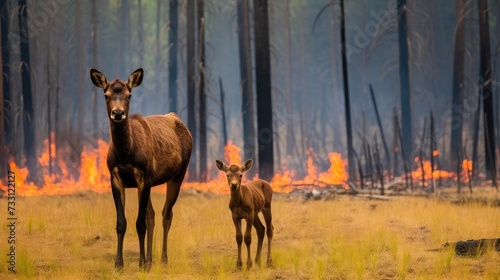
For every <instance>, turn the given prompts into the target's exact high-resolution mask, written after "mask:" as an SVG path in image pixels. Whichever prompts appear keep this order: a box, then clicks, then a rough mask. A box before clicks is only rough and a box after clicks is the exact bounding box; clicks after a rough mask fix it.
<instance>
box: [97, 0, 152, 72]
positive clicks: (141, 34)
mask: <svg viewBox="0 0 500 280" xmlns="http://www.w3.org/2000/svg"><path fill="white" fill-rule="evenodd" d="M93 1H95V0H93ZM137 12H138V15H137V27H138V31H137V35H138V40H139V66H140V67H144V27H143V24H142V22H143V16H142V0H137Z"/></svg>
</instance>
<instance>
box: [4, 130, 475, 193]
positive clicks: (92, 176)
mask: <svg viewBox="0 0 500 280" xmlns="http://www.w3.org/2000/svg"><path fill="white" fill-rule="evenodd" d="M51 137H53V136H52V135H51ZM54 142H55V141H52V144H50V149H49V143H48V140H46V141H44V143H43V149H42V153H41V156H40V157H39V158H38V162H39V164H40V170H39V173H40V175H41V176H40V180H39V181H37V182H39V183H40V184H39V185H37V184H35V183H33V182H29V181H28V180H27V178H28V175H29V171H28V169H27V168H26V167H23V168H21V167H18V166H17V165H16V164H15V163H14V161H13V160H11V161H10V163H9V165H10V169H11V170H12V171H13V172H15V174H16V194H17V195H20V196H36V195H59V194H71V193H74V192H77V191H86V190H92V191H95V192H108V191H109V190H110V182H109V179H110V175H109V171H108V168H107V164H106V158H107V153H108V148H109V145H108V143H107V142H105V141H102V140H99V141H98V142H97V147H96V148H89V147H84V148H83V150H82V153H81V157H80V164H79V168H78V170H76V172H71V168H70V167H68V165H67V163H66V162H65V161H64V160H63V158H64V154H65V153H64V151H60V150H58V152H57V153H58V154H57V155H56V146H55V144H53V143H54ZM49 150H50V154H49ZM435 152H436V151H435ZM59 153H60V154H62V156H61V157H59ZM434 155H436V153H434ZM316 156H317V155H316V154H315V153H314V151H313V150H312V149H309V150H308V151H307V160H306V162H305V165H306V172H307V173H306V174H305V175H304V177H302V178H297V177H298V176H297V174H298V172H296V170H294V169H282V170H280V171H279V172H277V173H276V174H275V175H274V177H273V179H272V180H271V185H272V186H273V188H274V190H275V191H277V192H290V191H292V190H294V189H297V188H314V187H317V186H319V187H327V186H331V185H340V186H344V187H346V188H347V184H346V181H347V180H348V179H349V176H348V174H347V172H346V167H347V163H346V161H345V160H344V159H343V158H342V155H341V154H340V153H335V152H333V153H330V154H329V155H328V157H329V161H330V167H329V168H328V169H327V171H325V172H320V171H319V170H318V168H317V166H316V165H315V163H314V157H316ZM224 160H225V162H226V163H227V164H242V157H241V149H240V148H239V147H238V146H236V145H235V144H234V143H233V142H231V141H230V142H228V144H227V145H226V147H225V148H224ZM415 160H417V161H418V158H415ZM213 164H214V163H212V165H211V166H210V165H209V168H211V169H212V170H214V169H215V167H214V165H213ZM423 165H424V170H423V172H422V169H421V168H420V166H419V167H418V168H416V169H415V171H413V172H412V173H411V176H412V177H413V178H414V179H416V180H421V179H422V177H424V178H425V179H430V178H431V177H433V178H434V179H439V178H443V179H456V174H455V173H453V172H447V171H444V170H434V173H432V171H431V165H430V162H429V161H424V163H423ZM49 170H52V172H50V171H49ZM467 170H472V161H470V160H464V161H463V163H462V172H461V176H462V178H463V179H464V180H465V181H468V174H467V172H468V171H467ZM74 174H78V175H77V176H76V175H74ZM256 178H258V174H257V175H256V176H255V177H254V178H253V179H256ZM244 181H246V179H244ZM183 188H186V189H196V190H199V191H210V192H215V193H223V194H227V193H229V188H228V186H227V181H226V176H225V175H224V174H223V173H222V172H218V175H217V177H215V178H212V179H210V180H208V181H207V182H185V183H184V184H183ZM0 189H1V190H3V191H7V186H4V185H3V182H2V181H0ZM154 190H155V191H160V192H163V193H164V192H166V188H165V186H162V187H158V188H154Z"/></svg>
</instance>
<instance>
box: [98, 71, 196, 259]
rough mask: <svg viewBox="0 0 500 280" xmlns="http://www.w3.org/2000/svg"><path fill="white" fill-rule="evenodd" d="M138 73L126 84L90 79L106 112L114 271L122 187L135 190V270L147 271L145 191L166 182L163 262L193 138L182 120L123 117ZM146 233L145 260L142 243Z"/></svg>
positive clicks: (150, 224)
mask: <svg viewBox="0 0 500 280" xmlns="http://www.w3.org/2000/svg"><path fill="white" fill-rule="evenodd" d="M142 77H143V70H142V69H141V68H139V69H137V70H136V71H134V72H133V73H132V74H131V75H130V77H129V78H128V81H126V82H124V81H122V80H119V79H115V80H114V81H112V82H110V83H108V81H107V79H106V77H105V76H104V75H103V74H102V73H101V72H99V71H97V70H95V69H91V70H90V78H91V80H92V83H94V85H95V86H97V87H99V88H102V89H103V90H104V97H105V99H106V107H107V110H108V117H109V126H110V130H111V141H110V145H109V150H108V157H107V164H108V169H109V173H110V175H111V190H112V192H113V198H114V201H115V207H116V215H117V219H116V233H117V236H118V248H117V253H116V259H115V267H116V268H117V269H121V268H122V267H123V256H122V252H123V237H124V235H125V231H126V229H127V220H126V218H125V213H124V209H125V188H137V189H138V196H139V214H138V215H137V221H136V228H137V234H138V235H139V250H140V259H139V266H140V267H142V268H148V267H150V266H151V261H152V260H151V255H152V244H153V243H152V241H153V229H154V226H155V219H154V218H155V212H154V210H153V205H152V204H151V198H150V191H151V187H153V186H156V185H160V184H163V183H167V197H166V200H165V205H164V207H163V212H162V214H163V248H162V253H161V261H162V262H163V263H167V260H168V259H167V237H168V232H169V230H170V225H171V223H172V207H173V206H174V204H175V201H176V200H177V196H178V195H179V190H180V187H181V183H182V181H183V179H184V175H185V173H186V169H187V166H188V164H189V159H190V157H191V151H192V147H193V139H192V137H191V133H190V132H189V130H188V129H187V128H186V126H185V125H184V124H183V123H182V121H181V120H180V119H179V118H178V117H177V115H175V114H173V113H169V114H166V115H153V116H147V117H144V116H141V115H138V114H135V115H131V116H129V112H128V111H129V105H130V98H131V91H132V89H133V88H135V87H137V86H139V85H140V84H141V82H142ZM146 233H147V239H148V241H147V255H145V252H144V238H145V235H146Z"/></svg>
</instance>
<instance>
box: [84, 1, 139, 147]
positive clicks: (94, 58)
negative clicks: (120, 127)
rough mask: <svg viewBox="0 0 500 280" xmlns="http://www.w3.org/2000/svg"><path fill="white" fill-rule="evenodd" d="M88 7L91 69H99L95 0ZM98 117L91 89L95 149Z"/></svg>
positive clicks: (95, 96) (93, 90)
mask: <svg viewBox="0 0 500 280" xmlns="http://www.w3.org/2000/svg"><path fill="white" fill-rule="evenodd" d="M139 1H140V0H139ZM90 5H91V27H90V28H91V33H90V40H91V42H92V48H91V55H92V67H94V68H99V65H98V64H97V3H96V0H92V1H91V2H90ZM139 8H140V7H139ZM139 10H140V9H139ZM98 115H99V113H98V111H97V88H96V87H92V126H93V129H92V131H93V135H92V136H93V141H94V147H97V139H99V138H100V137H101V135H100V133H99V122H98Z"/></svg>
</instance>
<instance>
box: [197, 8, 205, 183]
mask: <svg viewBox="0 0 500 280" xmlns="http://www.w3.org/2000/svg"><path fill="white" fill-rule="evenodd" d="M203 2H204V1H203V0H198V10H197V12H198V75H199V77H198V82H199V86H198V97H199V106H200V108H199V124H200V125H199V127H198V128H199V133H200V134H199V135H200V141H198V142H199V145H200V180H201V181H202V182H205V181H207V97H206V93H205V77H206V75H205V74H206V73H205V18H204V14H203V13H204V7H203Z"/></svg>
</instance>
